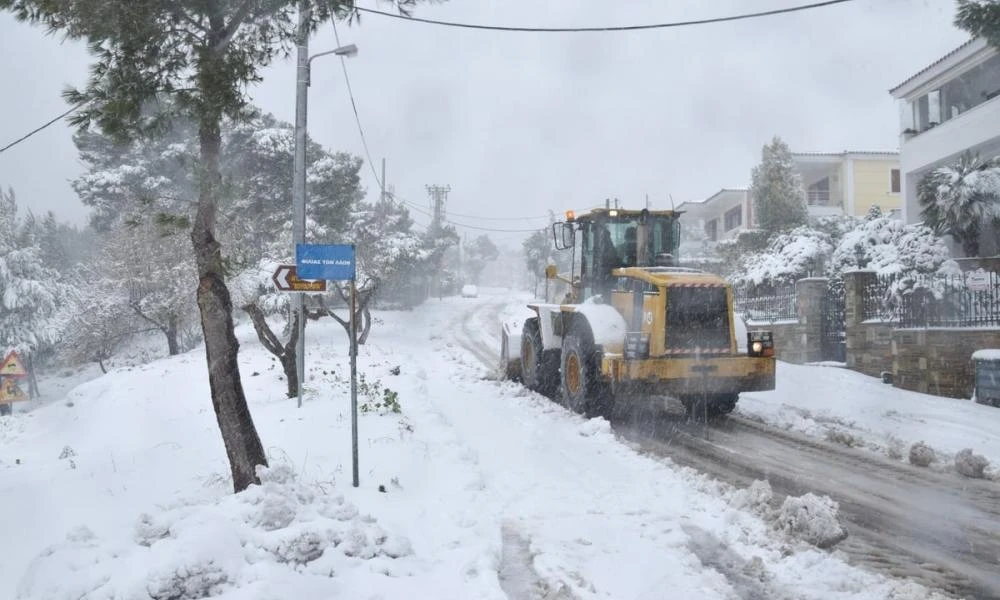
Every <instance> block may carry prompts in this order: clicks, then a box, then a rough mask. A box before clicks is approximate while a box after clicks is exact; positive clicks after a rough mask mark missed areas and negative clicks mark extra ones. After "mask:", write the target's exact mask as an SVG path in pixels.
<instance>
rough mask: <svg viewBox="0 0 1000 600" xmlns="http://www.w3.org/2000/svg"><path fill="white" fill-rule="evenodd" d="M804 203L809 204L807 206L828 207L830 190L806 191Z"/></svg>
mask: <svg viewBox="0 0 1000 600" xmlns="http://www.w3.org/2000/svg"><path fill="white" fill-rule="evenodd" d="M806 202H808V203H809V206H829V205H830V190H808V191H807V192H806Z"/></svg>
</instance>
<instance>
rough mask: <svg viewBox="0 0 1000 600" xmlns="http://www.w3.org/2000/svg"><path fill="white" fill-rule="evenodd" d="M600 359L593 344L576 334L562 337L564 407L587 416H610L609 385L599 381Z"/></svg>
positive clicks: (610, 395)
mask: <svg viewBox="0 0 1000 600" xmlns="http://www.w3.org/2000/svg"><path fill="white" fill-rule="evenodd" d="M599 361H600V356H599V353H598V352H597V349H596V348H595V346H594V343H593V342H592V341H590V339H589V338H588V337H585V336H583V335H581V334H580V333H579V332H575V331H574V332H571V333H570V334H569V335H567V336H566V337H565V338H563V347H562V369H561V371H562V377H561V381H562V397H563V402H564V403H565V404H566V407H567V408H569V409H570V410H572V411H573V412H577V413H580V414H582V415H586V416H588V417H596V416H601V417H607V418H610V416H611V409H612V407H613V404H614V398H613V396H612V394H611V386H610V385H609V384H608V383H607V382H605V381H601V378H600V369H599V364H600V363H599Z"/></svg>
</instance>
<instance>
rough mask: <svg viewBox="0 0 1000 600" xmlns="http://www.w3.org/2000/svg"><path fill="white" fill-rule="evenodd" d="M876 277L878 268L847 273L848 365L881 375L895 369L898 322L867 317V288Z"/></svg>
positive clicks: (859, 370) (845, 286)
mask: <svg viewBox="0 0 1000 600" xmlns="http://www.w3.org/2000/svg"><path fill="white" fill-rule="evenodd" d="M874 280H875V272H874V271H853V272H848V273H845V274H844V305H845V306H844V308H845V312H846V313H847V318H846V319H845V320H846V322H847V368H848V369H851V370H854V371H858V372H860V373H864V374H865V375H870V376H872V377H880V376H881V375H882V373H883V372H891V371H892V332H893V331H894V329H895V325H893V324H891V323H886V322H882V321H866V320H865V318H864V316H865V315H864V289H865V286H866V285H868V284H869V283H871V282H874Z"/></svg>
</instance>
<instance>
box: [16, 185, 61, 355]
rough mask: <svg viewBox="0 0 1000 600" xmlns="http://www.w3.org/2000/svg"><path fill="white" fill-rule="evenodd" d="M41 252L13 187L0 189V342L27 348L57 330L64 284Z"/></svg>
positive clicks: (51, 336) (46, 340) (33, 347)
mask: <svg viewBox="0 0 1000 600" xmlns="http://www.w3.org/2000/svg"><path fill="white" fill-rule="evenodd" d="M42 258H43V256H42V249H41V247H40V246H39V244H38V239H37V236H36V235H34V234H33V233H31V232H28V231H27V230H26V229H25V228H24V226H23V223H22V222H21V220H20V219H19V218H18V214H17V200H16V198H15V196H14V191H13V190H12V189H8V190H7V191H6V192H4V191H3V190H2V189H0V348H2V347H6V348H13V349H16V350H18V351H20V352H22V353H30V352H32V351H34V350H36V349H38V348H39V347H40V346H42V345H43V344H46V343H51V342H53V341H54V340H55V339H56V337H57V336H58V333H59V331H60V329H61V325H60V323H59V321H58V319H57V317H58V312H57V309H58V308H59V305H60V303H61V301H62V300H63V299H64V298H65V296H66V294H67V292H68V290H67V289H66V286H65V285H64V283H63V282H62V280H61V278H60V276H59V273H58V271H56V270H55V269H52V268H49V267H47V266H45V264H44V262H43V260H42Z"/></svg>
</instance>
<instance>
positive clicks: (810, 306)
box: [747, 277, 827, 365]
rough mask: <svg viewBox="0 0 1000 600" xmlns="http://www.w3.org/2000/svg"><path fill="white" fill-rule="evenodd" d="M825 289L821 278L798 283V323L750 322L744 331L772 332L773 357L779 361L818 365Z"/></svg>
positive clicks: (802, 280) (796, 284)
mask: <svg viewBox="0 0 1000 600" xmlns="http://www.w3.org/2000/svg"><path fill="white" fill-rule="evenodd" d="M826 288H827V280H826V279H823V278H819V277H814V278H809V279H801V280H799V281H798V282H796V283H795V295H796V306H797V307H798V308H797V310H798V316H799V318H798V321H777V322H773V323H769V322H766V321H750V322H748V323H747V329H748V330H750V331H770V332H772V333H773V334H774V354H775V356H776V357H777V358H778V360H783V361H785V362H790V363H795V364H798V365H801V364H804V363H808V362H816V361H819V360H820V358H821V352H822V348H821V338H820V336H821V335H822V329H823V298H824V296H825V294H826Z"/></svg>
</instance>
